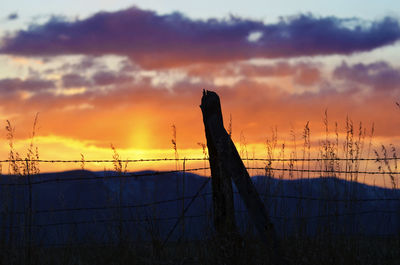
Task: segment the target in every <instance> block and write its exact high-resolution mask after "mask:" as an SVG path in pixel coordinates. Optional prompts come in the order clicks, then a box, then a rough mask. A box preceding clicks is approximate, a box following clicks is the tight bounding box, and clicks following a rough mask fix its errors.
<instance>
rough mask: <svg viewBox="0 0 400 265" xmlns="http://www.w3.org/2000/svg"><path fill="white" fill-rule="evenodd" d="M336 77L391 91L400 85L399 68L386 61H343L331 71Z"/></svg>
mask: <svg viewBox="0 0 400 265" xmlns="http://www.w3.org/2000/svg"><path fill="white" fill-rule="evenodd" d="M333 76H334V77H335V78H337V79H341V80H347V81H351V82H354V83H359V84H363V85H368V86H372V87H373V88H374V89H375V90H385V91H392V90H395V89H398V88H399V87H400V69H398V68H394V67H393V66H391V65H390V64H388V63H387V62H375V63H371V64H363V63H359V64H354V65H352V66H349V65H347V63H345V62H343V63H342V65H340V66H339V67H337V68H336V69H335V71H334V72H333Z"/></svg>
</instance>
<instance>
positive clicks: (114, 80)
mask: <svg viewBox="0 0 400 265" xmlns="http://www.w3.org/2000/svg"><path fill="white" fill-rule="evenodd" d="M92 79H93V81H94V83H95V84H96V85H98V86H108V85H117V84H122V83H128V82H131V81H133V77H131V76H128V75H125V74H117V73H115V72H112V71H99V72H97V73H95V74H94V75H93V77H92Z"/></svg>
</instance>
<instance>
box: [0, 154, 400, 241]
mask: <svg viewBox="0 0 400 265" xmlns="http://www.w3.org/2000/svg"><path fill="white" fill-rule="evenodd" d="M207 160H208V158H207V157H203V158H183V159H177V158H154V159H128V160H123V159H121V160H115V159H113V160H84V162H85V163H116V162H117V163H144V162H184V163H187V162H201V161H203V162H204V161H207ZM243 160H244V161H247V162H251V161H253V162H265V166H263V167H260V166H253V167H249V166H248V167H247V169H248V170H257V171H262V172H264V175H266V177H267V178H270V177H271V176H273V175H274V174H278V173H280V174H283V173H285V172H290V173H293V172H299V173H313V174H317V177H320V176H323V175H324V174H327V176H336V175H341V174H349V175H354V174H364V175H382V176H384V175H390V176H396V177H398V175H399V174H400V172H399V171H392V170H388V171H385V170H383V168H382V167H380V168H379V170H372V169H371V170H358V169H351V168H348V169H345V170H342V169H340V168H335V167H330V168H325V169H323V168H319V169H311V168H305V166H304V165H298V166H297V167H296V166H294V165H293V163H294V162H309V163H311V162H313V163H314V162H316V163H318V162H332V161H345V162H351V163H357V162H359V161H375V162H380V161H379V159H373V158H357V159H351V158H326V159H325V158H308V159H307V158H298V159H297V158H294V159H264V158H244V159H243ZM386 160H387V161H395V162H397V158H386ZM17 162H34V163H71V164H74V163H82V160H48V159H37V160H34V159H33V160H26V159H21V160H9V159H6V160H1V161H0V163H17ZM285 162H289V163H292V164H291V166H289V167H285V164H284V163H285ZM272 163H277V164H281V163H283V164H281V165H283V166H281V167H273V166H272ZM209 169H210V168H209V167H192V168H186V167H184V169H182V170H166V171H152V172H125V173H121V174H116V175H112V176H107V177H93V176H79V177H70V178H60V177H57V178H49V179H39V180H35V176H34V175H30V176H28V175H27V176H20V177H19V178H16V179H15V180H13V182H8V183H0V187H3V188H12V187H15V188H16V187H29V189H28V192H29V193H30V194H29V195H30V196H32V187H33V186H40V185H44V184H49V183H64V182H77V181H89V182H91V181H102V180H107V179H113V178H114V179H132V178H133V179H139V178H144V177H150V176H162V175H171V174H181V177H182V176H183V177H187V176H186V175H184V173H189V172H190V173H196V172H201V171H208V170H209ZM182 173H183V175H182ZM318 174H319V175H318ZM26 177H29V179H30V180H29V181H27V179H26ZM294 179H296V178H294ZM302 179H305V177H304V176H303V178H302ZM208 180H209V179H208ZM208 180H207V181H204V182H203V184H202V185H201V186H200V187H199V189H198V190H197V191H196V193H194V194H193V195H190V196H188V195H185V194H183V196H178V195H179V194H177V197H176V198H172V199H171V198H169V199H165V200H154V201H150V202H143V203H135V204H119V205H100V206H94V207H79V206H77V207H67V208H51V209H34V208H33V209H32V207H31V206H29V208H30V209H23V210H17V211H13V210H12V209H7V210H5V209H4V207H2V210H3V211H2V212H1V213H0V214H2V215H3V220H5V219H7V218H8V217H9V216H12V218H16V219H18V218H17V217H16V216H18V215H22V216H23V215H31V216H34V217H37V216H38V215H41V214H55V213H79V212H92V211H104V210H121V209H138V208H146V207H147V208H151V207H153V206H157V205H158V206H159V205H163V204H171V203H175V202H182V201H183V202H185V200H186V201H189V203H187V204H185V203H183V204H182V205H183V206H182V207H183V209H182V211H181V212H180V214H179V215H177V216H167V217H154V216H147V217H138V218H125V217H122V218H121V216H119V217H118V218H115V217H114V218H102V219H97V218H96V219H93V220H78V221H57V222H47V223H40V224H38V223H34V222H33V220H32V219H31V220H30V221H24V222H21V223H22V224H21V223H13V224H5V223H4V222H3V223H2V225H1V229H2V230H3V231H4V230H8V231H11V230H21V229H22V230H26V229H28V230H31V229H42V228H48V227H57V226H77V225H85V224H101V223H110V224H115V226H118V225H120V224H121V223H123V224H126V223H140V222H149V221H152V222H165V221H175V222H174V224H173V225H172V226H171V227H170V228H169V231H168V232H167V236H166V237H165V238H164V239H163V243H164V244H165V243H166V242H167V241H168V240H169V239H170V237H171V235H172V233H174V231H175V230H176V227H177V226H178V225H179V223H180V222H182V221H183V222H184V219H190V218H205V217H210V214H209V213H201V214H187V212H188V210H189V208H190V207H191V205H192V203H193V202H194V201H195V200H196V199H197V198H199V197H208V200H211V196H212V193H211V192H209V191H208V192H207V191H206V192H203V190H204V189H205V187H206V185H207V184H208V183H209V182H208ZM351 180H352V181H354V179H351ZM177 181H178V180H177ZM392 188H393V189H392V190H396V191H397V189H394V188H395V187H392ZM120 192H121V191H120ZM236 193H237V192H235V194H236ZM347 195H348V196H346V198H332V197H321V196H308V195H291V194H284V193H279V194H276V193H271V192H269V193H260V196H261V197H263V198H264V199H265V198H267V199H269V200H271V199H287V200H297V201H317V202H322V203H349V204H352V205H355V204H357V203H366V202H400V196H399V195H400V193H397V192H396V193H392V194H391V195H390V196H388V197H386V196H385V197H376V198H371V197H369V198H359V197H357V196H354V194H347ZM210 206H211V204H209V207H210ZM355 208H356V207H353V208H352V209H351V211H349V212H339V213H338V212H336V213H332V212H329V213H321V214H315V215H308V216H301V215H297V216H282V215H273V214H272V215H270V218H272V219H273V220H286V221H290V220H299V219H302V220H312V219H326V218H339V217H345V216H361V215H368V214H388V215H390V216H392V215H395V214H400V211H398V210H385V209H373V210H365V209H364V210H363V209H361V210H359V211H356V210H355ZM210 213H211V211H210ZM244 213H246V211H245V210H243V209H236V214H244ZM5 215H7V216H5ZM31 218H32V217H31ZM8 233H10V232H8ZM29 233H32V232H29ZM29 241H30V242H23V243H22V245H21V244H20V245H19V246H17V245H15V246H13V247H23V248H25V247H26V246H27V244H28V245H29V247H32V245H34V246H36V247H38V246H40V245H41V244H35V243H34V242H31V241H32V239H29ZM4 243H6V244H5V247H6V248H7V247H8V246H7V242H3V244H4ZM77 244H80V242H77ZM67 245H68V244H51V246H67Z"/></svg>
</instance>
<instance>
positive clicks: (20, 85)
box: [0, 78, 55, 94]
mask: <svg viewBox="0 0 400 265" xmlns="http://www.w3.org/2000/svg"><path fill="white" fill-rule="evenodd" d="M54 87H55V83H54V82H53V81H51V80H44V79H37V78H28V79H25V80H22V79H20V78H5V79H0V92H1V93H4V94H9V93H15V92H18V91H26V92H41V91H44V90H47V89H50V88H54Z"/></svg>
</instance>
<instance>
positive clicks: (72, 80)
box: [62, 74, 91, 88]
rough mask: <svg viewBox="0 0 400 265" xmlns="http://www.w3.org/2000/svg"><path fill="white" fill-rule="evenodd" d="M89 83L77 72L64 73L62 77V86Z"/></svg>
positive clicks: (87, 84)
mask: <svg viewBox="0 0 400 265" xmlns="http://www.w3.org/2000/svg"><path fill="white" fill-rule="evenodd" d="M90 85H91V83H90V82H89V81H88V80H87V79H86V78H85V77H84V76H81V75H79V74H66V75H63V77H62V86H63V87H64V88H72V87H84V86H90Z"/></svg>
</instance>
